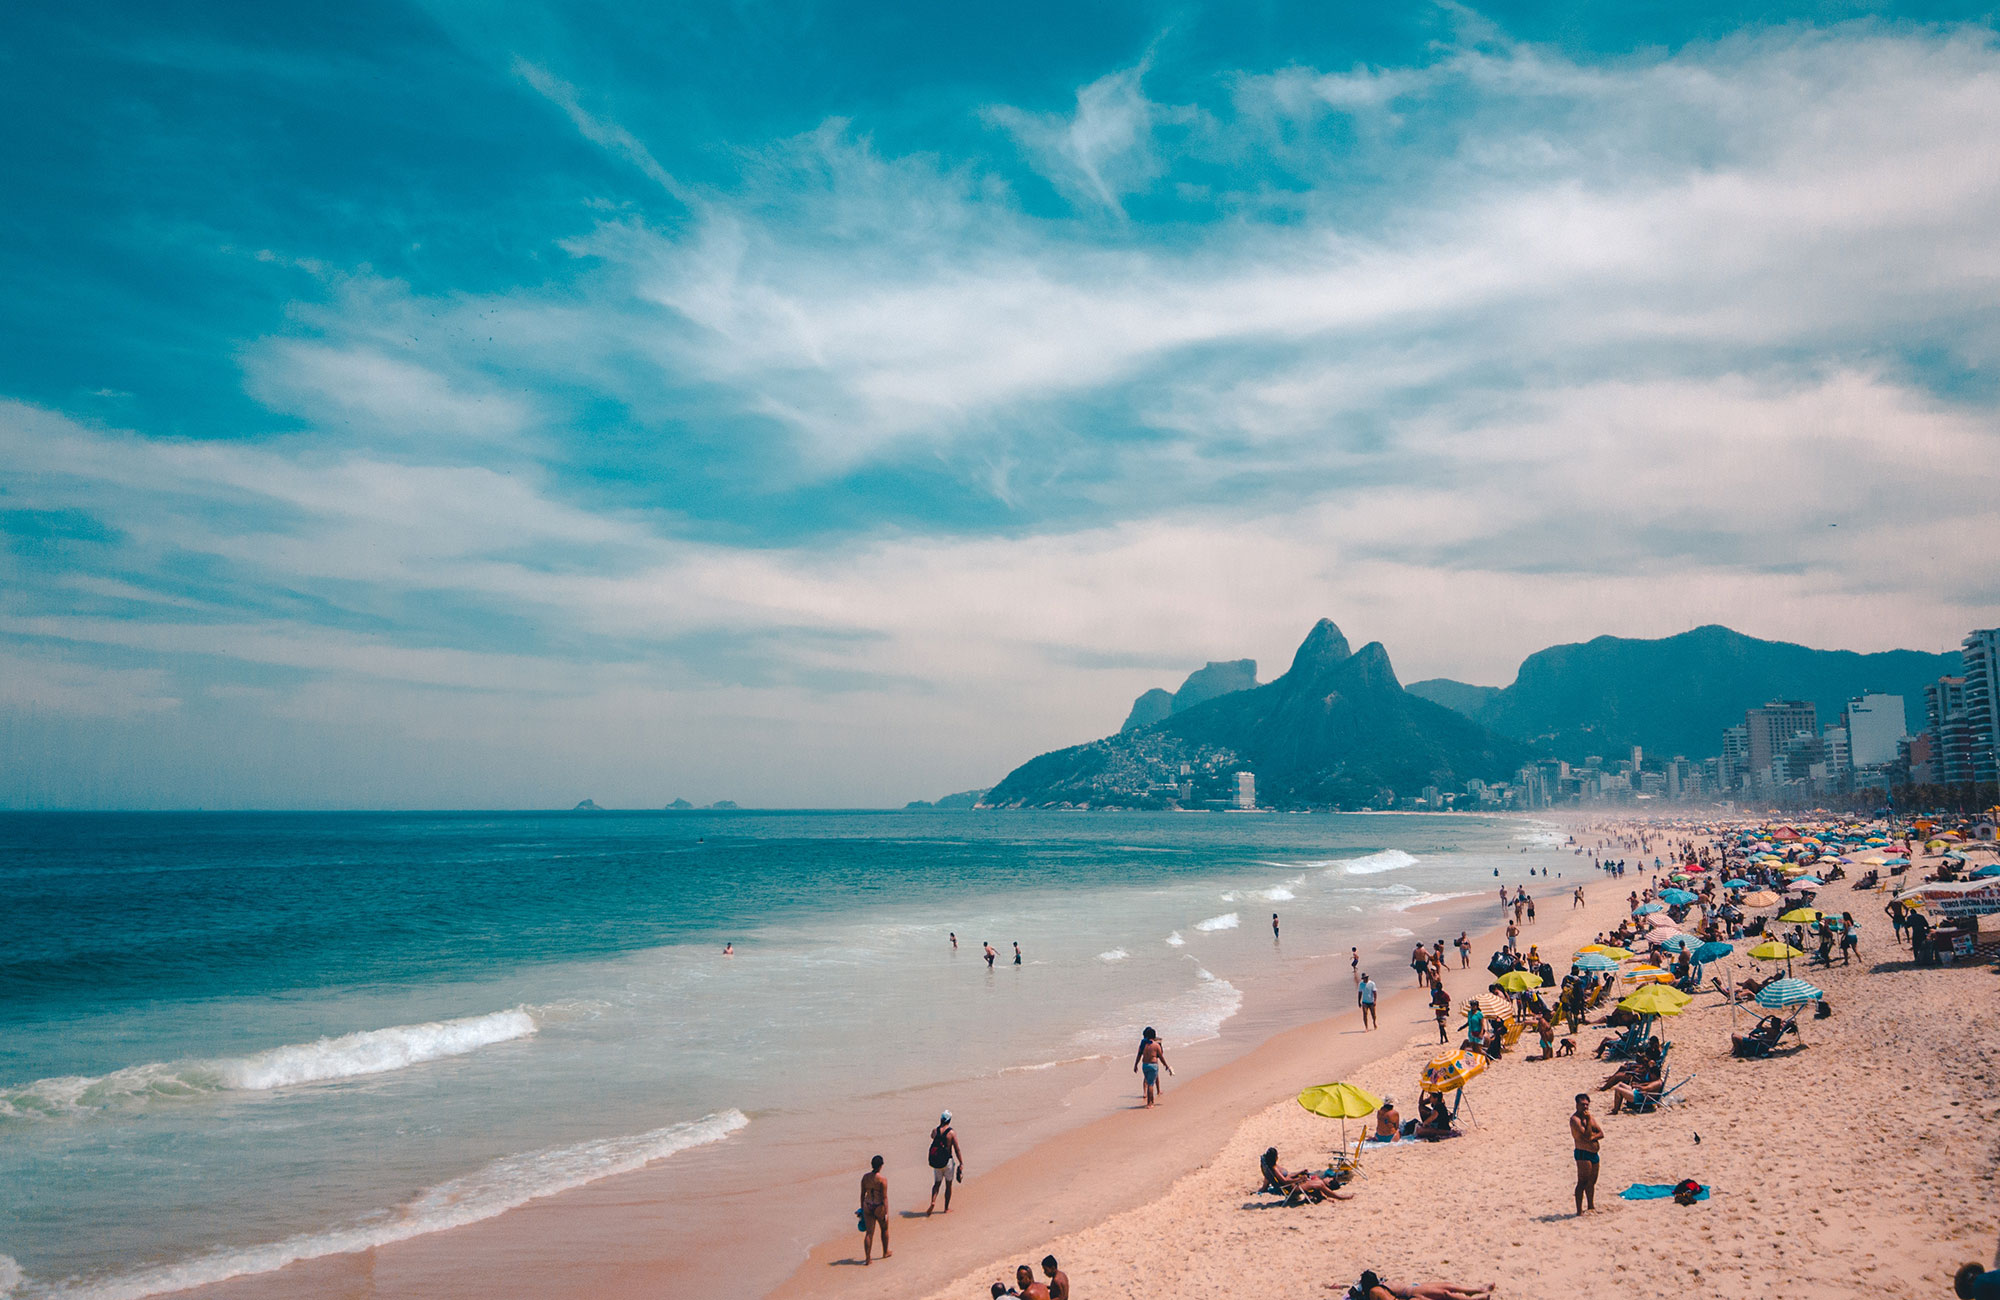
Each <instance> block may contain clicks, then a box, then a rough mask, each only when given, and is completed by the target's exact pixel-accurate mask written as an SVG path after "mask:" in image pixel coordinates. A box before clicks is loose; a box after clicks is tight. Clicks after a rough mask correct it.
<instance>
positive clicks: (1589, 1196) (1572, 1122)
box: [1569, 1092, 1604, 1216]
mask: <svg viewBox="0 0 2000 1300" xmlns="http://www.w3.org/2000/svg"><path fill="white" fill-rule="evenodd" d="M1569 1136H1570V1140H1571V1145H1572V1146H1573V1147H1574V1148H1575V1152H1576V1212H1577V1214H1578V1215H1579V1216H1580V1215H1582V1213H1583V1207H1584V1202H1585V1201H1586V1200H1588V1201H1589V1203H1590V1208H1591V1210H1592V1212H1595V1211H1596V1209H1597V1170H1598V1159H1597V1148H1598V1145H1599V1144H1600V1143H1602V1142H1603V1141H1604V1126H1603V1125H1601V1124H1599V1123H1598V1122H1597V1117H1596V1116H1595V1115H1592V1114H1591V1113H1590V1094H1589V1093H1587V1092H1579V1093H1578V1094H1576V1111H1575V1113H1573V1114H1572V1115H1571V1116H1570V1117H1569Z"/></svg>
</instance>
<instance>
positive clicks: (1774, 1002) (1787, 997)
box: [1757, 979, 1826, 1007]
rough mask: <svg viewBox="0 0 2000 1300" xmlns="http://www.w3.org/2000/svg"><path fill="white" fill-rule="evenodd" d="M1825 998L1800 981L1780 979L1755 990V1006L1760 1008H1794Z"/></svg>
mask: <svg viewBox="0 0 2000 1300" xmlns="http://www.w3.org/2000/svg"><path fill="white" fill-rule="evenodd" d="M1824 996H1826V995H1825V994H1823V993H1821V992H1820V991H1819V990H1818V989H1816V988H1814V987H1813V986H1812V985H1810V984H1808V983H1806V982H1805V981H1804V980H1802V979H1781V980H1779V981H1777V982H1776V983H1775V984H1766V985H1765V986H1764V987H1763V988H1761V989H1758V990H1757V1005H1758V1006H1760V1007H1795V1006H1798V1005H1800V1004H1801V1003H1805V1002H1817V1001H1819V1000H1820V999H1821V998H1822V997H1824Z"/></svg>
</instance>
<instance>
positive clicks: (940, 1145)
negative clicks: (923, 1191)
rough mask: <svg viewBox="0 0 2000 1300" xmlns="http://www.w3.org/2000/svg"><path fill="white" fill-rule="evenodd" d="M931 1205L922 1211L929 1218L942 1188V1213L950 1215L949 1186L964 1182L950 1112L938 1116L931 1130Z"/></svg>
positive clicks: (963, 1163)
mask: <svg viewBox="0 0 2000 1300" xmlns="http://www.w3.org/2000/svg"><path fill="white" fill-rule="evenodd" d="M929 1164H930V1167H931V1204H930V1209H927V1210H925V1211H924V1217H925V1218H929V1217H930V1214H931V1210H935V1209H937V1194H938V1188H940V1187H942V1188H944V1212H945V1213H946V1214H950V1213H951V1185H952V1184H953V1183H962V1182H964V1181H965V1153H964V1152H962V1151H960V1150H959V1148H958V1133H957V1132H956V1131H955V1130H954V1129H953V1128H952V1126H951V1112H950V1111H946V1112H945V1113H944V1114H942V1115H940V1116H938V1122H937V1127H936V1128H934V1129H932V1130H931V1150H930V1159H929Z"/></svg>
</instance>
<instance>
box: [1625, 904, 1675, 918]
mask: <svg viewBox="0 0 2000 1300" xmlns="http://www.w3.org/2000/svg"><path fill="white" fill-rule="evenodd" d="M1666 910H1667V909H1666V908H1664V907H1661V906H1660V905H1659V904H1658V903H1641V904H1639V905H1638V906H1637V907H1635V908H1633V909H1632V915H1634V916H1651V915H1652V914H1653V913H1655V912H1664V911H1666Z"/></svg>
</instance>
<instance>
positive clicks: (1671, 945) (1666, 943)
mask: <svg viewBox="0 0 2000 1300" xmlns="http://www.w3.org/2000/svg"><path fill="white" fill-rule="evenodd" d="M1660 946H1661V947H1662V948H1665V949H1666V950H1667V951H1668V952H1693V951H1694V950H1695V949H1697V948H1699V947H1701V940H1699V939H1697V938H1695V937H1694V936H1693V935H1691V934H1670V935H1668V936H1667V937H1666V938H1664V939H1662V940H1660Z"/></svg>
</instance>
